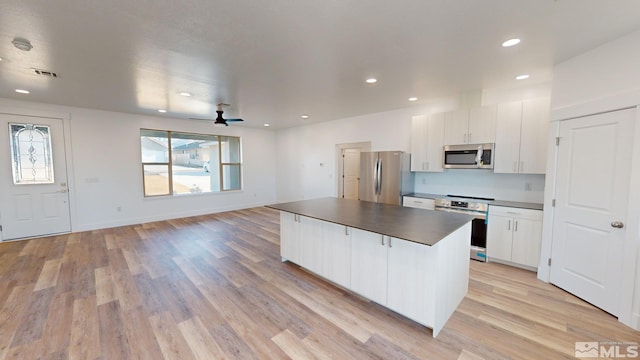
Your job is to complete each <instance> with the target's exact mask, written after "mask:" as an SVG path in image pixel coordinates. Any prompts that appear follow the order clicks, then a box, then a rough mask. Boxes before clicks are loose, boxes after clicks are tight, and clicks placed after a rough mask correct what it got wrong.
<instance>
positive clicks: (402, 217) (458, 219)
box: [267, 197, 474, 246]
mask: <svg viewBox="0 0 640 360" xmlns="http://www.w3.org/2000/svg"><path fill="white" fill-rule="evenodd" d="M267 207H268V208H272V209H276V210H280V211H286V212H289V213H293V214H298V215H302V216H307V217H310V218H314V219H318V220H323V221H328V222H332V223H335V224H339V225H344V226H348V227H352V228H356V229H361V230H366V231H370V232H374V233H378V234H381V235H387V236H391V237H394V238H398V239H403V240H408V241H413V242H416V243H420V244H424V245H429V246H432V245H435V244H436V243H438V241H440V240H442V239H444V238H445V237H447V236H448V235H449V234H451V233H453V232H454V231H456V230H457V229H459V228H460V227H462V226H463V225H465V224H466V223H468V222H470V221H471V220H473V219H474V217H473V216H471V215H464V214H456V213H448V212H441V211H431V210H424V209H416V208H409V207H402V206H398V205H389V204H380V203H374V202H369V201H360V200H351V199H342V198H333V197H328V198H321V199H313V200H301V201H294V202H287V203H279V204H273V205H267Z"/></svg>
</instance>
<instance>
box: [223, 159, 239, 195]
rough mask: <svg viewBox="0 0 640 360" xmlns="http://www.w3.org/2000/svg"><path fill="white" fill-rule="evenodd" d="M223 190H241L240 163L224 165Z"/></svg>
mask: <svg viewBox="0 0 640 360" xmlns="http://www.w3.org/2000/svg"><path fill="white" fill-rule="evenodd" d="M222 184H223V186H224V187H223V190H240V165H222Z"/></svg>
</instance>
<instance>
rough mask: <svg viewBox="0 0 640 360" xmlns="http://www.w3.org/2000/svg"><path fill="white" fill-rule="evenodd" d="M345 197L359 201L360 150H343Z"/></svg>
mask: <svg viewBox="0 0 640 360" xmlns="http://www.w3.org/2000/svg"><path fill="white" fill-rule="evenodd" d="M342 160H343V161H342V165H343V179H342V182H343V189H344V193H343V197H344V198H345V199H356V200H357V199H358V195H359V193H360V149H344V150H342Z"/></svg>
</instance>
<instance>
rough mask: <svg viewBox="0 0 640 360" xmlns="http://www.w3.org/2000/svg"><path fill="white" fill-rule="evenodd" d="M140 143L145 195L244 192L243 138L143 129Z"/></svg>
mask: <svg viewBox="0 0 640 360" xmlns="http://www.w3.org/2000/svg"><path fill="white" fill-rule="evenodd" d="M140 142H141V149H142V150H141V153H142V166H143V172H144V176H145V179H144V183H145V184H144V185H145V196H157V195H174V194H175V195H181V194H194V193H209V192H220V191H227V190H240V189H241V186H240V184H241V182H240V176H241V174H240V165H241V164H240V158H241V157H240V152H241V151H240V138H237V137H232V136H218V135H208V134H192V133H181V132H172V131H161V130H147V129H141V130H140ZM221 172H222V173H221Z"/></svg>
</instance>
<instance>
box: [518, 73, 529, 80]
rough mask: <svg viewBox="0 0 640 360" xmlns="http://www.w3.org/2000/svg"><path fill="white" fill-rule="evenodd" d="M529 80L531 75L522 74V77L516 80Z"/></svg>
mask: <svg viewBox="0 0 640 360" xmlns="http://www.w3.org/2000/svg"><path fill="white" fill-rule="evenodd" d="M528 78H529V74H522V75H518V76H516V80H524V79H528Z"/></svg>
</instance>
